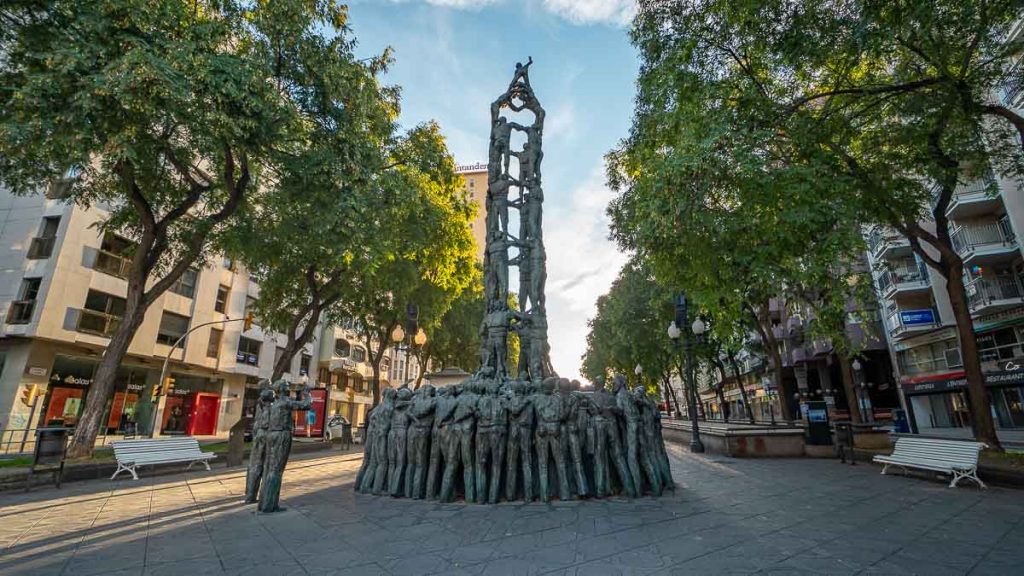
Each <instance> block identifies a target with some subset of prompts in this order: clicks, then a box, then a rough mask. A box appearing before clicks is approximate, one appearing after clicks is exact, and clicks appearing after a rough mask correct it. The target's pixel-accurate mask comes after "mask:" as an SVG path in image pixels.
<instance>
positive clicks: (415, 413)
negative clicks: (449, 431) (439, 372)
mask: <svg viewBox="0 0 1024 576" xmlns="http://www.w3.org/2000/svg"><path fill="white" fill-rule="evenodd" d="M436 408H437V398H435V397H434V387H433V386H432V385H430V384H424V385H423V386H421V387H420V389H419V390H417V391H416V394H415V398H414V399H413V401H412V406H410V407H409V417H410V418H411V419H412V427H411V428H410V429H409V440H408V456H407V457H406V474H405V497H406V498H415V499H417V500H419V499H420V498H423V497H424V486H423V484H424V481H425V480H426V478H427V467H428V466H429V464H430V460H429V458H430V436H431V431H432V430H433V428H434V411H435V410H436Z"/></svg>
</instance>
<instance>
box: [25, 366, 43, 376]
mask: <svg viewBox="0 0 1024 576" xmlns="http://www.w3.org/2000/svg"><path fill="white" fill-rule="evenodd" d="M46 372H47V370H46V368H43V367H42V366H30V367H29V369H28V373H29V376H46Z"/></svg>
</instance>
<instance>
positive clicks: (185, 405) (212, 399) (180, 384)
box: [160, 373, 224, 436]
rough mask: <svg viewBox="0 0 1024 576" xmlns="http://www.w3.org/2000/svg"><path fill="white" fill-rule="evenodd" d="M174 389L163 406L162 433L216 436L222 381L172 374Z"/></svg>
mask: <svg viewBox="0 0 1024 576" xmlns="http://www.w3.org/2000/svg"><path fill="white" fill-rule="evenodd" d="M171 377H172V378H174V387H173V388H172V389H171V390H170V391H169V392H168V394H167V400H166V403H165V404H164V411H163V422H162V423H161V427H160V433H161V434H168V435H174V434H187V435H189V436H211V435H213V434H216V433H217V419H218V416H219V414H220V393H221V390H222V389H223V388H224V381H223V380H220V379H214V378H207V377H204V376H191V375H186V374H175V373H172V374H171Z"/></svg>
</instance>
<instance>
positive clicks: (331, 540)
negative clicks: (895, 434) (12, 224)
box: [0, 446, 1024, 576]
mask: <svg viewBox="0 0 1024 576" xmlns="http://www.w3.org/2000/svg"><path fill="white" fill-rule="evenodd" d="M672 452H673V469H674V473H675V476H676V479H677V482H678V484H679V486H678V488H677V490H676V492H675V494H674V495H667V496H666V497H664V498H661V499H651V498H645V499H641V500H636V501H629V500H624V499H613V500H607V501H585V502H566V503H556V504H552V505H550V506H549V505H544V504H501V505H497V506H476V505H465V504H448V505H441V504H437V503H432V502H417V501H406V500H396V499H391V498H375V497H372V496H363V495H357V494H354V493H353V492H352V490H351V487H352V485H351V483H352V479H353V477H354V475H355V472H356V470H357V468H358V465H359V456H358V455H352V454H334V455H330V456H324V455H323V454H322V453H320V454H310V455H306V456H305V457H302V458H296V459H294V461H293V462H292V463H291V465H290V466H289V468H288V471H287V474H286V476H285V490H284V494H283V497H282V499H283V503H284V505H285V506H287V507H288V510H287V511H285V512H282V513H279V514H272V515H265V516H264V515H257V514H255V513H254V510H253V507H251V506H243V505H242V504H241V498H240V495H241V492H242V488H243V485H244V475H243V472H242V471H241V470H239V469H234V470H224V469H219V470H217V469H215V471H214V472H212V473H211V472H205V471H203V472H192V473H188V474H181V475H177V476H163V477H158V478H151V479H149V478H143V479H142V480H140V481H138V482H133V481H131V480H126V481H120V480H119V481H117V482H107V481H94V482H86V483H77V484H68V485H65V487H64V488H63V489H62V490H59V491H58V490H53V489H42V490H37V491H35V492H32V493H30V494H24V493H3V494H0V546H2V547H3V548H2V553H0V574H5V575H15V574H19V575H20V574H52V575H87V574H116V575H121V574H133V575H138V574H151V575H157V574H167V575H175V576H178V575H180V576H201V575H205V574H240V575H242V574H244V575H246V576H256V575H260V574H272V575H286V574H313V575H324V574H429V573H439V574H488V575H491V574H546V573H554V574H580V575H583V574H586V575H591V574H648V573H664V574H747V573H754V572H758V571H760V572H761V573H774V574H857V573H861V574H901V575H905V574H928V575H943V574H966V573H970V574H1011V573H1015V572H1016V573H1019V572H1017V571H1018V570H1019V569H1020V565H1021V560H1020V559H1021V554H1022V552H1021V551H1022V550H1024V493H1021V492H1017V491H1012V490H1003V489H998V488H992V489H989V490H985V491H980V490H977V489H974V488H971V487H965V488H960V489H955V490H951V489H947V488H946V487H945V485H944V484H942V483H937V482H931V481H928V480H923V479H920V478H902V477H894V476H880V475H879V474H878V470H879V469H878V468H876V467H873V466H869V465H860V466H856V467H849V466H844V465H841V464H839V463H837V462H835V461H832V460H811V459H801V460H753V459H751V460H738V459H728V458H724V457H716V456H709V457H694V456H691V455H689V454H684V453H683V452H682V451H680V450H679V449H678V448H677V447H674V446H673V447H672ZM143 476H144V475H143Z"/></svg>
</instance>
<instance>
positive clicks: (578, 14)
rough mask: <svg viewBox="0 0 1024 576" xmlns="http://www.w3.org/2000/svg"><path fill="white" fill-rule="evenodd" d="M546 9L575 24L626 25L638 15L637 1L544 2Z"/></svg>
mask: <svg viewBox="0 0 1024 576" xmlns="http://www.w3.org/2000/svg"><path fill="white" fill-rule="evenodd" d="M544 7H545V8H546V9H547V10H548V11H550V12H553V13H555V14H557V15H559V16H561V17H562V18H565V19H566V20H568V21H570V22H573V23H574V24H596V23H604V24H618V25H625V24H628V23H629V21H630V20H632V18H633V15H634V14H636V2H635V0H544Z"/></svg>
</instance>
